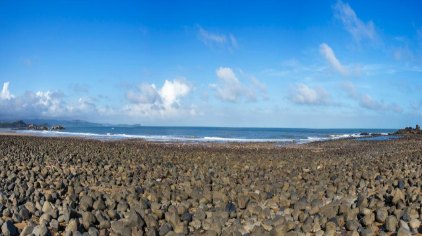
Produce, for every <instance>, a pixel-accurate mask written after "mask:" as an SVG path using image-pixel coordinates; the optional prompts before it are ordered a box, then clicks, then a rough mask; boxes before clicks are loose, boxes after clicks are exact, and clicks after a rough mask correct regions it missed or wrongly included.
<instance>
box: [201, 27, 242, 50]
mask: <svg viewBox="0 0 422 236" xmlns="http://www.w3.org/2000/svg"><path fill="white" fill-rule="evenodd" d="M198 36H199V38H200V39H201V41H202V42H203V43H204V44H205V45H207V46H209V47H213V46H221V47H227V49H229V50H230V51H232V50H234V49H236V48H237V46H238V44H237V39H236V37H235V36H234V35H233V34H231V33H229V34H227V35H225V34H217V33H211V32H209V31H207V30H205V29H204V28H202V27H201V26H198Z"/></svg>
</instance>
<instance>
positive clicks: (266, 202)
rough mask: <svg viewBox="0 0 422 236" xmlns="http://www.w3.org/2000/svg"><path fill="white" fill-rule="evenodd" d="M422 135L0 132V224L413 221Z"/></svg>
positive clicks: (112, 228)
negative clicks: (143, 137)
mask: <svg viewBox="0 0 422 236" xmlns="http://www.w3.org/2000/svg"><path fill="white" fill-rule="evenodd" d="M421 188H422V140H421V139H419V138H404V139H399V140H391V141H356V140H336V141H328V142H315V143H310V144H303V145H289V146H285V147H280V146H278V145H275V144H271V143H264V144H262V143H259V144H247V143H227V144H221V143H206V144H182V143H172V144H163V143H152V142H145V141H140V140H121V141H107V142H105V141H96V140H87V139H78V138H46V137H31V136H21V135H13V134H12V135H11V134H7V135H0V189H1V193H0V214H1V220H0V223H1V225H2V227H1V230H2V233H3V234H4V235H19V234H21V235H30V234H35V235H49V234H59V235H82V234H86V235H187V234H189V235H358V234H360V235H382V234H386V235H392V234H398V235H408V234H418V233H421V232H422V228H421V226H420V222H421V219H422V212H421V202H422V193H421Z"/></svg>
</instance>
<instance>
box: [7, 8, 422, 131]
mask: <svg viewBox="0 0 422 236" xmlns="http://www.w3.org/2000/svg"><path fill="white" fill-rule="evenodd" d="M421 9H422V2H420V1H398V0H397V1H396V0H391V1H358V0H350V1H335V0H332V1H328V0H323V1H310V0H309V1H266V0H263V1H78V0H72V1H57V0H54V1H29V0H28V1H8V0H3V1H0V119H3V120H4V119H20V118H45V119H47V118H48V119H82V120H87V121H92V122H100V123H113V124H121V123H125V124H142V125H165V126H233V127H305V128H400V127H404V126H410V125H415V124H417V123H422V93H421V90H422V14H420V10H421Z"/></svg>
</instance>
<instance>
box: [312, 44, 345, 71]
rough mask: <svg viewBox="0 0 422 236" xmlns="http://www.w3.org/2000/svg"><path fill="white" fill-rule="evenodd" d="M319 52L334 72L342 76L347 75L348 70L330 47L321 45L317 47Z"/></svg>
mask: <svg viewBox="0 0 422 236" xmlns="http://www.w3.org/2000/svg"><path fill="white" fill-rule="evenodd" d="M319 51H320V53H321V54H322V55H323V56H324V57H325V59H326V60H327V61H328V62H329V63H330V65H331V66H332V67H333V68H334V69H335V70H336V71H338V72H339V73H341V74H343V75H346V74H348V69H347V68H346V67H345V66H344V65H342V64H341V63H340V61H339V60H338V59H337V57H336V54H335V53H334V51H333V49H331V47H330V46H328V45H327V44H326V43H322V44H321V45H320V46H319Z"/></svg>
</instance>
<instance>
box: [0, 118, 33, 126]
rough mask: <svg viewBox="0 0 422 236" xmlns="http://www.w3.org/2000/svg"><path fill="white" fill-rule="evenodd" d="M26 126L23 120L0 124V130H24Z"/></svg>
mask: <svg viewBox="0 0 422 236" xmlns="http://www.w3.org/2000/svg"><path fill="white" fill-rule="evenodd" d="M27 126H28V125H27V124H26V123H25V122H24V121H23V120H18V121H6V122H0V128H26V127H27Z"/></svg>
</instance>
